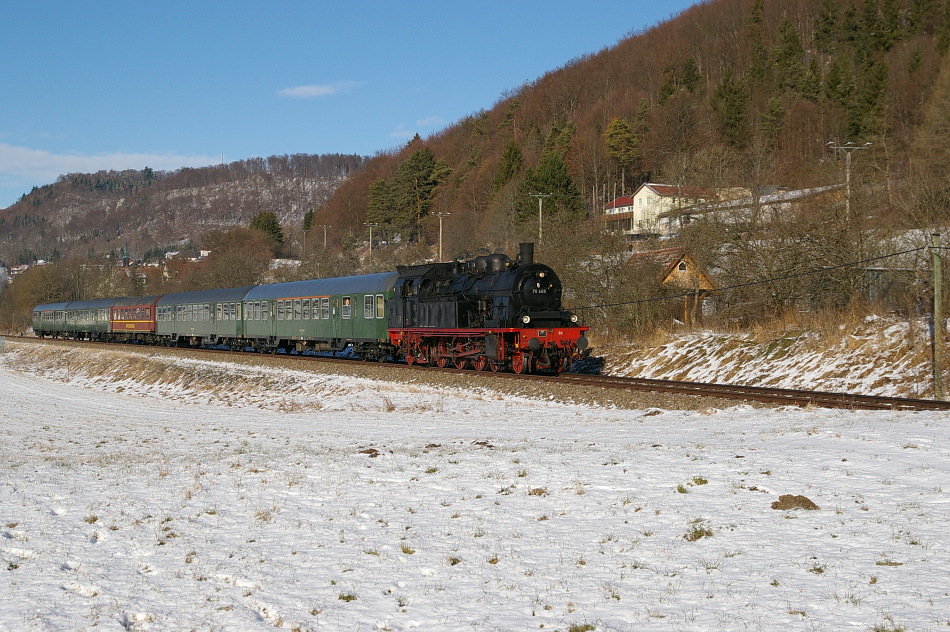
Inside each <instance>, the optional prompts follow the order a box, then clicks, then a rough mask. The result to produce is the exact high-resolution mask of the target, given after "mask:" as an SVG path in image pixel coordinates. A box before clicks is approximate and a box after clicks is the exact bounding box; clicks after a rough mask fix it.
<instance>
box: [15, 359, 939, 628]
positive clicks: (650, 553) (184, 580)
mask: <svg viewBox="0 0 950 632" xmlns="http://www.w3.org/2000/svg"><path fill="white" fill-rule="evenodd" d="M109 353H110V354H111V355H108V354H107V355H106V356H103V355H102V353H100V352H96V353H95V354H93V353H91V352H90V360H89V362H88V363H86V362H81V361H77V360H76V354H72V355H71V356H70V357H71V362H70V365H66V364H65V363H63V362H58V361H56V360H55V359H51V357H50V356H49V355H48V354H45V353H44V352H41V351H39V350H38V345H26V344H14V343H7V345H6V353H0V564H2V567H0V570H2V572H3V577H2V580H0V630H11V631H20V630H78V629H82V630H85V629H101V630H122V629H134V630H191V629H195V630H267V629H273V628H277V629H285V630H347V631H349V630H409V629H418V630H492V631H495V630H513V631H515V630H517V631H522V630H532V629H546V630H562V631H564V632H567V631H568V630H573V631H575V632H577V631H579V630H598V631H607V630H618V631H619V630H631V631H632V630H747V629H749V630H776V629H783V628H784V629H793V630H829V631H832V630H851V629H853V630H914V631H919V630H946V629H947V628H948V626H950V596H948V592H950V572H948V568H950V535H948V527H950V503H948V492H950V458H948V457H950V442H948V439H950V415H947V414H945V413H930V412H927V413H910V412H895V413H868V412H846V411H826V410H814V409H812V410H799V409H783V410H763V409H753V408H750V407H736V408H730V409H726V410H707V411H690V412H685V411H674V410H619V409H596V408H590V407H580V406H577V405H572V404H564V403H557V402H551V401H541V400H532V399H529V398H509V397H503V396H501V395H499V394H497V393H493V392H491V391H489V390H473V391H456V390H452V391H447V390H445V389H439V388H438V387H435V386H431V387H430V386H425V385H422V384H410V385H407V384H403V383H396V382H380V381H370V380H367V379H361V378H355V377H345V376H334V375H327V374H320V373H311V372H303V371H299V370H290V369H281V370H277V371H274V370H270V371H269V372H267V373H266V374H265V369H263V368H255V367H251V366H245V365H237V364H234V365H231V364H218V365H213V364H211V363H207V362H199V361H188V360H180V361H175V362H176V364H177V366H178V369H179V372H177V373H176V372H175V371H171V370H170V369H168V368H167V367H162V368H161V370H159V371H158V373H160V374H161V375H164V376H165V377H164V378H161V379H151V380H141V379H138V378H136V379H127V380H124V381H123V380H118V381H117V379H116V378H115V377H111V378H109V379H103V378H101V377H97V376H98V375H101V374H102V371H101V369H95V370H93V369H89V368H87V367H88V366H93V365H97V363H98V364H101V363H102V361H103V357H105V358H107V359H108V358H111V361H112V362H113V363H119V364H122V363H123V362H125V361H127V362H128V363H129V365H130V366H131V365H132V364H135V365H136V366H138V365H141V364H142V363H143V362H144V363H147V362H151V361H152V360H149V359H148V357H147V355H145V354H136V353H134V352H131V351H128V352H118V351H117V352H109ZM97 354H98V355H97ZM92 356H96V357H92ZM255 384H256V385H257V386H256V387H255V386H254V385H255ZM209 385H218V386H217V387H215V388H212V387H211V386H209ZM228 385H230V386H228ZM781 494H796V495H804V496H806V497H807V498H808V499H810V500H811V501H813V502H814V503H816V504H817V505H818V506H819V507H820V509H818V510H806V509H790V510H784V509H773V508H772V507H771V505H772V503H773V502H776V501H778V500H779V495H781Z"/></svg>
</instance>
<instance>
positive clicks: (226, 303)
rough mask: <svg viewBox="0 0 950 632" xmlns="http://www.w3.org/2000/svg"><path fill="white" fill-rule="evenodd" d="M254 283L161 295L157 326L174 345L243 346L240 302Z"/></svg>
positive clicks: (157, 307)
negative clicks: (243, 285)
mask: <svg viewBox="0 0 950 632" xmlns="http://www.w3.org/2000/svg"><path fill="white" fill-rule="evenodd" d="M249 289H251V286H245V287H237V288H225V289H221V290H205V291H197V292H175V293H173V294H166V295H165V296H163V297H161V298H160V299H158V303H157V304H156V310H157V317H158V318H157V320H158V322H157V323H156V328H157V333H158V335H159V337H161V338H162V339H163V340H165V341H167V342H169V343H171V344H173V345H189V346H199V345H228V346H230V347H231V348H233V349H235V350H239V349H243V348H244V347H245V346H246V344H245V341H244V338H245V333H244V320H243V317H242V316H243V314H242V312H241V305H242V300H243V298H244V295H245V294H247V291H248V290H249Z"/></svg>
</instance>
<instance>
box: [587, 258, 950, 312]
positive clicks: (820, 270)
mask: <svg viewBox="0 0 950 632" xmlns="http://www.w3.org/2000/svg"><path fill="white" fill-rule="evenodd" d="M932 249H933V246H921V247H919V248H912V249H910V250H902V251H900V252H892V253H890V254H886V255H880V256H877V257H870V258H868V259H862V260H860V261H850V262H848V263H841V264H837V265H833V266H825V267H823V268H816V269H814V270H805V271H802V272H796V273H793V274H786V275H783V276H780V277H772V278H769V279H760V280H758V281H748V282H746V283H737V284H735V285H730V286H727V287H722V288H715V289H713V290H710V292H711V293H712V292H714V293H717V294H719V293H722V292H729V291H732V290H737V289H740V288H745V287H752V286H755V285H766V284H769V283H776V282H778V281H786V280H788V279H796V278H800V277H805V276H812V275H817V274H824V273H826V272H829V271H831V270H839V269H841V268H851V267H854V266H859V265H862V264H865V263H870V262H872V261H880V260H882V259H890V258H891V257H899V256H901V255H906V254H910V253H913V252H920V251H922V250H932ZM945 249H947V248H945V247H942V248H941V250H945ZM695 294H696V291H695V290H691V291H689V292H683V293H681V294H671V295H668V296H654V297H652V298H641V299H637V300H633V301H622V302H619V303H601V304H599V305H586V306H583V307H571V308H569V309H571V310H572V311H579V310H583V309H603V308H605V307H620V306H623V305H637V304H640V303H653V302H656V301H668V300H670V299H675V298H685V297H687V296H695Z"/></svg>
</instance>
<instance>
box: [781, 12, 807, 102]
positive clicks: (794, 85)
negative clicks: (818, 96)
mask: <svg viewBox="0 0 950 632" xmlns="http://www.w3.org/2000/svg"><path fill="white" fill-rule="evenodd" d="M804 57H805V47H804V46H803V45H802V40H801V38H800V37H799V36H798V31H797V30H795V27H794V26H793V25H792V22H791V20H789V19H788V16H787V15H786V16H785V17H784V18H783V19H782V23H781V25H779V45H778V47H777V48H776V50H775V66H776V68H777V69H778V85H779V87H780V88H789V89H791V90H796V91H801V88H802V77H803V75H804V73H805V64H804V61H803V60H804Z"/></svg>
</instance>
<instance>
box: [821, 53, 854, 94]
mask: <svg viewBox="0 0 950 632" xmlns="http://www.w3.org/2000/svg"><path fill="white" fill-rule="evenodd" d="M853 92H854V86H853V84H852V83H851V77H850V76H849V75H848V72H847V70H845V68H844V66H843V65H842V63H841V61H840V59H839V58H838V57H835V58H834V59H832V60H831V67H830V68H829V69H828V76H827V77H825V97H826V98H827V99H828V100H829V101H833V102H835V103H837V104H838V105H841V106H846V105H847V104H848V103H849V102H850V100H851V94H852V93H853Z"/></svg>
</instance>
